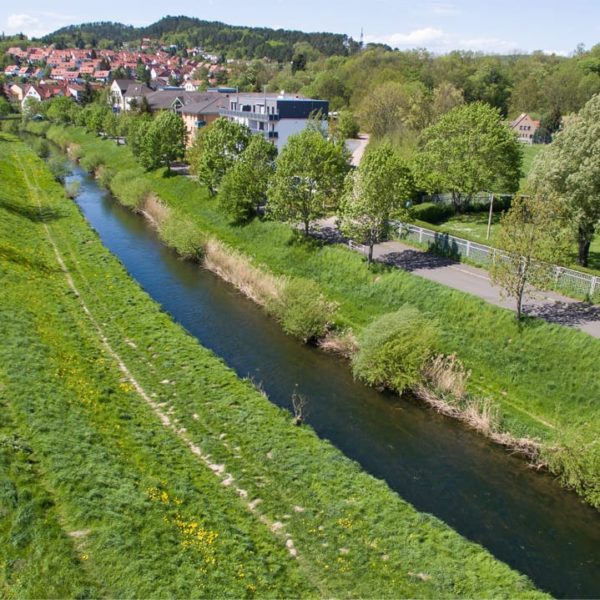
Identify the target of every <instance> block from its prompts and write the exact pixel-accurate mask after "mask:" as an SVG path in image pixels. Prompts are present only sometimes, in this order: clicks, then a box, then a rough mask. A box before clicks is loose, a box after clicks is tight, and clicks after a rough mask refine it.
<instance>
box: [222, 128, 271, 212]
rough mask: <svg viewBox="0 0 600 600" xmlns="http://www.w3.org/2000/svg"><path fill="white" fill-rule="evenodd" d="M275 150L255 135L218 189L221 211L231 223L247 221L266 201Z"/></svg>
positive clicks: (263, 139) (262, 138)
mask: <svg viewBox="0 0 600 600" xmlns="http://www.w3.org/2000/svg"><path fill="white" fill-rule="evenodd" d="M276 155H277V148H276V147H275V146H274V145H273V144H271V143H269V142H268V141H267V140H266V139H265V138H264V137H263V136H262V135H255V136H253V137H252V139H251V140H250V143H249V144H248V147H247V148H246V149H245V150H244V152H242V154H241V155H240V157H239V159H238V160H237V161H236V162H235V164H234V165H233V167H232V168H231V170H230V171H229V172H228V173H226V175H225V176H224V177H223V179H222V181H221V186H220V188H219V201H220V205H221V208H222V210H223V211H224V212H225V213H226V214H227V215H228V216H229V217H230V218H231V220H232V221H233V222H234V223H244V222H246V221H249V220H250V219H251V218H252V216H253V215H254V214H256V213H257V212H258V209H259V207H260V205H261V204H263V203H264V202H265V200H266V197H267V188H268V186H269V181H270V179H271V177H272V176H273V173H274V171H275V157H276Z"/></svg>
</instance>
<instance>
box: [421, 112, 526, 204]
mask: <svg viewBox="0 0 600 600" xmlns="http://www.w3.org/2000/svg"><path fill="white" fill-rule="evenodd" d="M421 147H422V151H421V152H420V153H419V155H418V156H417V158H416V165H417V175H418V180H419V181H418V183H419V186H420V187H422V188H423V189H425V190H427V191H429V192H440V191H443V192H450V193H451V194H452V199H453V202H454V204H455V207H456V208H457V209H459V210H461V209H464V208H465V207H466V205H467V204H468V201H469V200H470V198H471V196H472V195H473V194H476V193H477V192H483V191H490V192H502V193H510V192H515V191H516V190H517V189H518V186H519V179H520V178H521V163H522V148H521V146H520V145H519V142H518V141H517V139H516V136H515V135H514V133H513V132H511V131H510V130H509V129H508V127H507V126H506V125H505V124H504V123H503V122H502V119H501V117H500V113H499V111H498V109H495V108H492V107H491V106H489V105H487V104H484V103H483V102H475V103H474V104H468V105H465V106H459V107H457V108H455V109H453V110H451V111H450V112H448V113H446V114H445V115H443V116H442V117H441V118H440V119H439V120H438V121H437V122H436V123H434V124H433V125H431V126H430V127H428V128H427V129H425V131H423V135H422V138H421Z"/></svg>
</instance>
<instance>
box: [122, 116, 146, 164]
mask: <svg viewBox="0 0 600 600" xmlns="http://www.w3.org/2000/svg"><path fill="white" fill-rule="evenodd" d="M119 120H120V121H121V123H124V124H125V137H126V138H127V145H128V146H129V147H130V148H131V152H132V153H133V155H134V156H137V157H139V156H140V154H141V152H142V147H143V142H144V137H145V135H146V132H147V131H148V128H149V127H150V124H151V123H152V117H151V116H150V115H148V114H146V113H144V114H141V115H134V114H131V113H125V114H123V115H120V117H119Z"/></svg>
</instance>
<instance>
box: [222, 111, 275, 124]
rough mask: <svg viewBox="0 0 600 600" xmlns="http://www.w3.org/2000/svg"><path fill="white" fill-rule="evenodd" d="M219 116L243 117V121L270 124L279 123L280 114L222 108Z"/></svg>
mask: <svg viewBox="0 0 600 600" xmlns="http://www.w3.org/2000/svg"><path fill="white" fill-rule="evenodd" d="M219 115H220V116H222V117H242V118H243V119H252V120H253V121H263V122H264V123H268V122H269V121H279V115H278V114H271V113H259V112H252V111H248V110H231V109H229V108H221V109H220V110H219Z"/></svg>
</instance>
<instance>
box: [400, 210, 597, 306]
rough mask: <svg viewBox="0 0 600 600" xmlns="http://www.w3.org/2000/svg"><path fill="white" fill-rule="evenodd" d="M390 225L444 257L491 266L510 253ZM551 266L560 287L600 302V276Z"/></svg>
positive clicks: (418, 229)
mask: <svg viewBox="0 0 600 600" xmlns="http://www.w3.org/2000/svg"><path fill="white" fill-rule="evenodd" d="M390 225H391V226H392V227H393V228H394V229H395V230H396V231H397V232H398V235H399V236H400V238H401V239H405V240H409V241H411V242H415V243H417V244H421V245H423V246H427V247H428V248H430V249H431V250H433V251H434V252H439V253H440V254H443V255H444V256H450V257H453V258H456V259H461V258H468V259H469V260H470V261H472V262H474V263H477V264H479V265H481V266H483V267H490V266H491V265H492V264H494V262H495V261H496V260H498V259H500V260H501V259H502V258H503V257H505V256H507V255H506V253H504V252H502V250H498V249H497V248H492V247H491V246H485V245H484V244H478V243H477V242H471V241H470V240H464V239H462V238H458V237H455V236H453V235H450V234H448V233H440V232H439V231H433V230H431V229H425V228H423V227H417V226H416V225H411V224H409V223H400V222H398V221H390ZM550 268H551V269H552V270H553V278H554V285H555V287H556V289H558V290H561V291H562V292H564V293H565V294H567V295H575V296H580V297H588V298H590V299H592V300H595V301H600V277H597V276H595V275H589V274H588V273H583V272H581V271H575V270H574V269H568V268H566V267H559V266H556V265H551V267H550Z"/></svg>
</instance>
